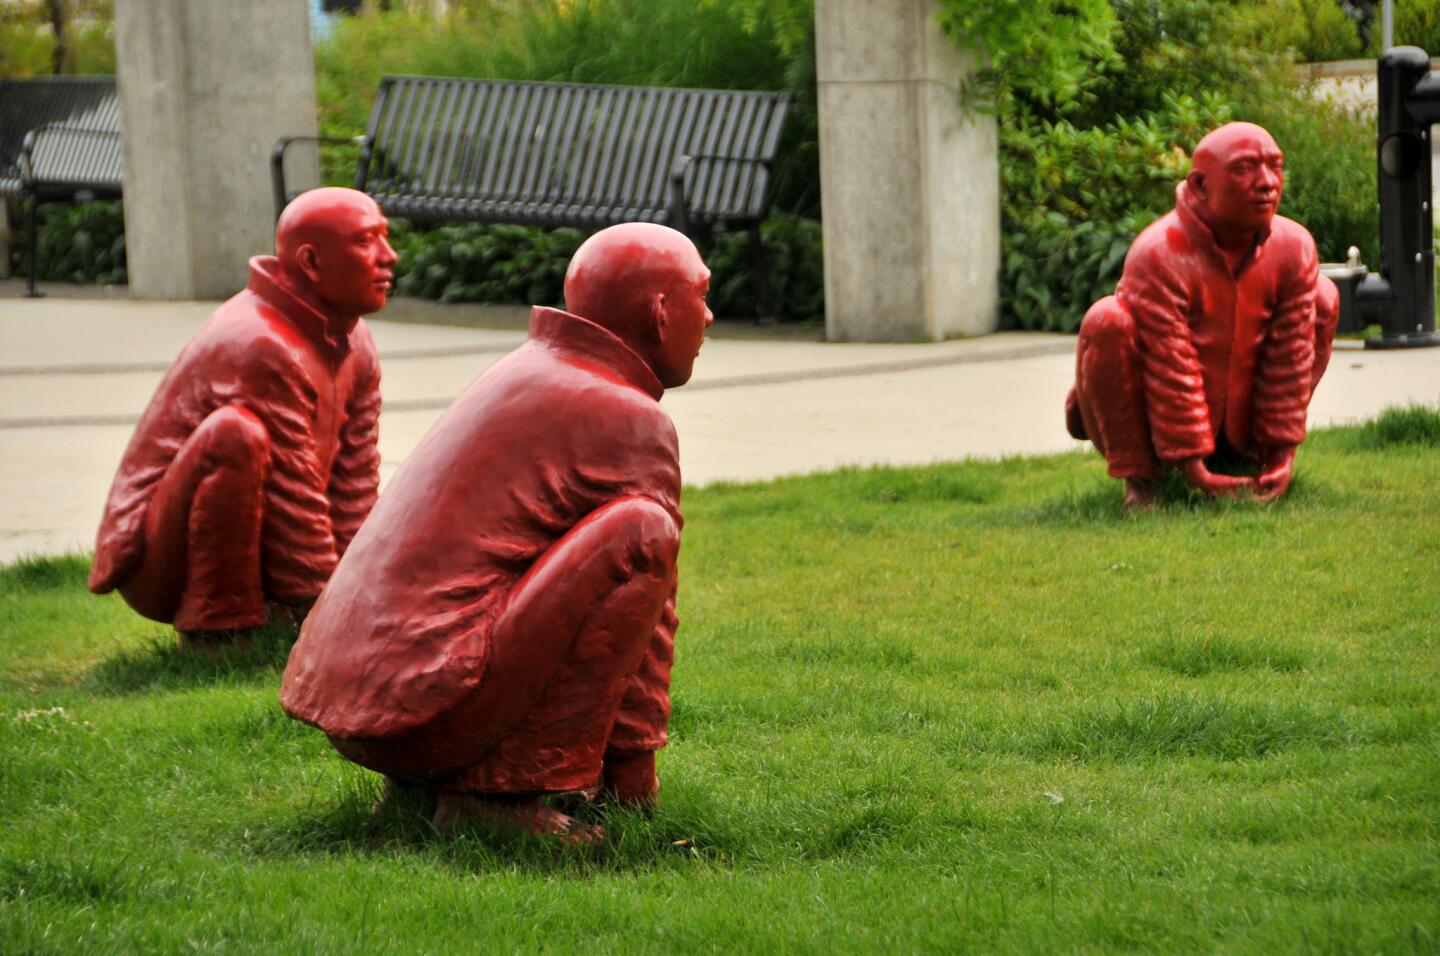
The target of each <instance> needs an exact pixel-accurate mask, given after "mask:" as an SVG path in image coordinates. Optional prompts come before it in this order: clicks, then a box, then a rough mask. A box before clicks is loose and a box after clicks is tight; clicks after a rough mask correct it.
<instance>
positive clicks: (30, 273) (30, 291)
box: [24, 196, 45, 298]
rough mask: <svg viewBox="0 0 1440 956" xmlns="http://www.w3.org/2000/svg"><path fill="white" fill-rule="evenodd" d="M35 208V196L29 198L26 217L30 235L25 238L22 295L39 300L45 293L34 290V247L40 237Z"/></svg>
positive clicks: (37, 204)
mask: <svg viewBox="0 0 1440 956" xmlns="http://www.w3.org/2000/svg"><path fill="white" fill-rule="evenodd" d="M36 206H39V203H37V202H36V200H35V196H32V197H30V209H29V212H27V215H26V222H27V226H29V230H30V235H29V236H27V238H26V255H24V272H26V278H24V294H26V297H29V298H39V297H42V295H45V292H40V291H39V289H36V288H35V265H36V262H35V253H36V246H37V245H39V235H40V233H39V227H37V220H36V215H35V207H36Z"/></svg>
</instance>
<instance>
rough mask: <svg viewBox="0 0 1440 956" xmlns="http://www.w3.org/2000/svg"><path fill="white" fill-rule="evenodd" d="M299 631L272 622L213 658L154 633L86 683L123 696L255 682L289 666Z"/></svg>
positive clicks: (98, 667)
mask: <svg viewBox="0 0 1440 956" xmlns="http://www.w3.org/2000/svg"><path fill="white" fill-rule="evenodd" d="M297 633H298V630H297V628H296V626H295V625H293V624H287V623H278V622H272V623H270V624H266V625H264V626H263V627H258V628H255V629H254V630H252V631H250V632H249V635H248V640H247V641H246V642H244V643H237V644H236V645H235V646H232V647H226V648H223V649H222V650H221V651H220V653H219V654H217V655H216V656H214V657H207V656H205V655H203V654H199V653H196V652H193V651H184V650H181V649H180V647H179V646H178V642H177V640H176V638H175V636H174V635H173V634H172V635H170V636H169V637H154V638H151V639H150V640H149V641H147V642H146V643H145V644H144V645H143V646H141V647H137V648H127V649H125V650H122V651H120V652H118V653H116V654H114V655H112V656H110V657H108V658H106V659H105V660H103V661H101V662H100V663H98V664H96V665H95V667H94V668H92V669H91V670H90V672H89V673H88V674H86V675H85V679H84V681H83V686H84V687H86V688H87V689H89V690H91V691H94V692H95V693H97V694H109V695H114V696H123V695H128V694H138V693H143V692H146V691H153V690H178V689H183V688H190V687H203V686H210V685H214V684H230V683H252V682H254V681H255V680H258V679H261V678H268V677H271V676H273V675H276V674H279V673H280V672H281V671H283V670H284V668H285V662H286V660H288V659H289V656H290V648H291V647H292V646H293V645H294V644H295V638H296V635H297Z"/></svg>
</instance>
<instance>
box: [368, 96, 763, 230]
mask: <svg viewBox="0 0 1440 956" xmlns="http://www.w3.org/2000/svg"><path fill="white" fill-rule="evenodd" d="M788 106H789V97H788V96H787V95H784V94H777V93H753V92H742V91H725V90H679V89H661V88H655V87H622V86H592V85H586V84H575V83H527V82H519V81H499V80H476V79H456V78H445V77H394V76H392V77H386V78H385V79H384V80H382V81H381V87H380V92H379V95H378V96H377V98H376V102H375V108H374V110H373V112H372V113H371V117H370V123H369V135H370V138H371V142H372V154H371V160H370V165H369V167H368V170H367V175H366V178H365V182H364V187H365V188H366V189H367V190H369V191H370V192H371V193H372V194H374V195H376V196H377V198H379V199H380V200H381V203H382V205H384V204H385V203H386V202H387V201H392V202H395V203H397V204H402V205H403V204H405V203H409V204H410V205H409V206H407V207H406V208H417V209H422V211H423V208H422V207H424V206H428V205H430V204H433V205H434V207H436V208H435V211H436V214H437V215H439V216H440V217H441V218H450V217H458V218H487V217H489V218H494V219H497V220H504V219H507V218H509V219H512V220H515V221H553V222H555V223H557V224H558V223H561V222H570V223H573V224H577V225H599V224H601V223H602V222H607V221H622V220H623V219H627V218H649V219H653V220H656V221H664V220H665V217H666V216H667V215H669V212H670V207H671V196H670V185H669V180H670V175H671V172H672V170H674V169H676V168H677V164H679V165H681V166H683V176H684V186H685V193H686V196H687V197H688V198H687V208H688V210H689V215H690V216H691V218H692V219H698V220H702V221H706V222H712V221H716V220H721V219H731V220H749V221H753V220H755V219H757V218H758V217H759V216H761V215H762V214H763V211H764V199H765V195H764V194H765V190H766V188H767V186H768V183H769V176H768V173H767V167H768V164H769V163H770V162H771V161H772V160H773V159H774V157H775V151H776V149H777V147H778V136H779V125H780V123H781V122H783V119H784V115H785V112H786V110H787V109H788ZM686 157H689V158H688V159H686ZM416 203H419V204H421V205H415V204H416Z"/></svg>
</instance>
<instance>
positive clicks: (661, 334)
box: [646, 292, 670, 342]
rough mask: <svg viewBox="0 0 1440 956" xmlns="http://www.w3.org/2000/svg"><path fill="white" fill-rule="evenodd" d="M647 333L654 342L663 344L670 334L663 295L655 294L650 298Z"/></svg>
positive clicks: (667, 313)
mask: <svg viewBox="0 0 1440 956" xmlns="http://www.w3.org/2000/svg"><path fill="white" fill-rule="evenodd" d="M648 311H649V313H650V314H649V315H648V316H647V317H646V318H647V319H648V321H647V323H646V325H647V331H649V333H650V337H651V338H652V339H653V340H654V341H656V342H664V341H665V338H666V336H668V335H669V334H670V316H669V310H668V309H667V308H666V306H665V293H663V292H657V293H655V294H654V295H652V296H651V297H650V303H649V310H648Z"/></svg>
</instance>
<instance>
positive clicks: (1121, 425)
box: [1066, 123, 1339, 503]
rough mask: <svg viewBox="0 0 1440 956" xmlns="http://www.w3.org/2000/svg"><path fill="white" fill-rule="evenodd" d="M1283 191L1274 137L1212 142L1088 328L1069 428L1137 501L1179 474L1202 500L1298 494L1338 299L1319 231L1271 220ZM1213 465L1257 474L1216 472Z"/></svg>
mask: <svg viewBox="0 0 1440 956" xmlns="http://www.w3.org/2000/svg"><path fill="white" fill-rule="evenodd" d="M1284 183H1285V174H1284V157H1283V154H1282V153H1281V152H1280V149H1279V147H1278V146H1276V144H1275V141H1274V139H1272V138H1271V136H1270V134H1269V133H1268V132H1266V131H1265V130H1264V129H1262V128H1261V127H1259V126H1255V125H1253V124H1250V123H1231V124H1228V125H1226V126H1222V127H1220V128H1219V129H1217V130H1214V131H1213V132H1211V133H1210V134H1209V135H1207V136H1206V137H1205V138H1204V139H1202V140H1201V141H1200V144H1199V145H1198V146H1197V147H1196V149H1195V156H1194V162H1193V168H1192V171H1191V173H1190V175H1189V176H1188V177H1187V179H1186V180H1185V182H1183V183H1181V184H1180V186H1179V187H1178V188H1177V189H1176V200H1175V209H1174V211H1173V212H1170V213H1168V214H1166V215H1165V216H1163V217H1161V218H1160V219H1159V220H1157V221H1156V222H1154V223H1152V224H1151V225H1150V226H1149V227H1148V228H1146V229H1145V231H1143V232H1142V233H1141V234H1140V235H1139V237H1138V238H1136V240H1135V243H1134V245H1132V246H1131V247H1130V252H1129V254H1128V255H1127V256H1126V258H1125V267H1124V272H1123V274H1122V276H1121V279H1120V283H1119V285H1118V286H1117V287H1116V290H1115V295H1113V296H1107V297H1106V298H1104V299H1102V300H1100V301H1099V302H1097V303H1096V304H1095V305H1094V306H1092V307H1091V309H1090V311H1089V312H1088V313H1087V314H1086V315H1085V319H1084V321H1083V322H1082V323H1081V326H1080V337H1079V343H1078V345H1077V350H1076V353H1077V354H1076V370H1075V387H1074V388H1073V389H1072V390H1071V392H1070V396H1069V399H1068V401H1067V403H1066V421H1067V424H1068V426H1069V429H1070V432H1071V434H1072V435H1074V436H1075V437H1076V438H1089V439H1090V440H1091V441H1092V442H1094V444H1095V446H1096V448H1098V449H1099V450H1100V452H1101V453H1102V454H1103V455H1104V456H1105V458H1106V461H1107V463H1108V465H1109V470H1110V474H1111V475H1113V476H1114V477H1117V478H1124V479H1126V481H1127V486H1128V489H1129V493H1128V494H1129V497H1128V500H1130V501H1131V503H1144V502H1145V501H1146V500H1148V497H1149V496H1150V495H1151V494H1153V488H1152V487H1151V484H1152V483H1153V482H1154V480H1155V479H1157V478H1159V477H1160V476H1161V475H1162V474H1163V473H1164V471H1165V470H1166V469H1167V468H1171V467H1175V468H1178V469H1180V470H1181V471H1182V473H1183V474H1184V475H1185V477H1186V480H1187V481H1188V482H1189V483H1190V484H1191V485H1192V486H1194V487H1196V488H1197V489H1199V490H1201V491H1204V492H1205V493H1207V494H1234V493H1237V492H1240V491H1242V490H1249V491H1253V492H1255V493H1256V494H1258V495H1259V496H1261V497H1263V498H1272V497H1278V496H1280V495H1282V494H1284V493H1285V490H1286V489H1287V488H1288V487H1289V483H1290V477H1291V471H1292V466H1293V461H1294V456H1295V448H1296V446H1298V445H1299V444H1300V443H1301V442H1302V441H1303V440H1304V439H1305V416H1306V410H1307V409H1308V407H1309V404H1310V397H1311V395H1312V394H1313V393H1314V390H1315V386H1316V384H1318V383H1319V381H1320V376H1321V375H1323V374H1324V372H1325V366H1326V365H1327V363H1328V362H1329V359H1330V346H1331V341H1332V339H1333V338H1334V335H1335V325H1336V323H1337V322H1338V320H1339V292H1338V290H1337V289H1336V288H1335V284H1334V283H1333V282H1331V281H1330V280H1329V279H1327V278H1324V277H1322V276H1320V274H1319V260H1318V257H1317V256H1316V253H1315V243H1314V240H1313V239H1311V237H1310V233H1308V232H1307V231H1306V230H1305V228H1304V227H1303V226H1301V225H1299V224H1298V223H1295V222H1292V221H1291V220H1289V219H1286V218H1284V217H1283V216H1277V215H1276V208H1277V207H1278V205H1279V202H1280V196H1281V193H1282V192H1283V190H1284ZM1217 452H1221V453H1222V455H1221V457H1223V458H1227V459H1234V458H1237V457H1238V458H1241V459H1249V460H1251V461H1253V462H1256V463H1257V464H1258V466H1259V474H1258V475H1257V476H1256V477H1236V476H1231V475H1225V474H1220V473H1218V472H1216V471H1214V470H1212V468H1211V465H1213V464H1215V459H1214V458H1212V456H1214V455H1215V454H1216V453H1217ZM1207 461H1208V463H1207Z"/></svg>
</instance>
